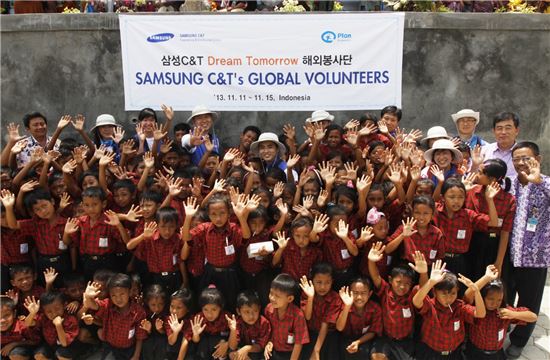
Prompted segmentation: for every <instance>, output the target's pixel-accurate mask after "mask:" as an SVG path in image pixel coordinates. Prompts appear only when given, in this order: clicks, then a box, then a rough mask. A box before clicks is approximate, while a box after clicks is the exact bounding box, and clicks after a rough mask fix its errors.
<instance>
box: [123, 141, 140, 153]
mask: <svg viewBox="0 0 550 360" xmlns="http://www.w3.org/2000/svg"><path fill="white" fill-rule="evenodd" d="M134 146H136V142H135V141H134V139H128V140H126V141H125V142H124V144H122V153H123V154H125V155H134V154H135V153H137V150H136V149H134Z"/></svg>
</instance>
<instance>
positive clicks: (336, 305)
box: [301, 290, 342, 331]
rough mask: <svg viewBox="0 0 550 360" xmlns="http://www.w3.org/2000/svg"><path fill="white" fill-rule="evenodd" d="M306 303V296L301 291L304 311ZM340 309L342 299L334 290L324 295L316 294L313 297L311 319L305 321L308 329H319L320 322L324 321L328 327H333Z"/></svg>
mask: <svg viewBox="0 0 550 360" xmlns="http://www.w3.org/2000/svg"><path fill="white" fill-rule="evenodd" d="M306 305H307V297H306V296H305V294H304V293H302V301H301V307H302V311H305V308H306ZM341 310H342V300H341V299H340V295H338V293H337V292H336V291H334V290H332V291H330V292H329V293H328V294H326V295H325V296H317V295H315V297H314V298H313V313H312V314H311V319H309V321H308V322H307V327H308V329H309V330H313V331H319V330H321V324H322V323H324V322H326V323H327V324H328V325H329V329H334V325H335V324H336V320H338V315H340V311H341Z"/></svg>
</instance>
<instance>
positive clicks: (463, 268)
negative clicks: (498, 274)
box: [445, 254, 485, 297]
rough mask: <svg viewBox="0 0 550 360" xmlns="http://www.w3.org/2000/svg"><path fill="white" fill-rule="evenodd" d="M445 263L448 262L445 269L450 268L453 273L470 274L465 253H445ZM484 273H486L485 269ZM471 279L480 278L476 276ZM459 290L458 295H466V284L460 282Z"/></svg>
mask: <svg viewBox="0 0 550 360" xmlns="http://www.w3.org/2000/svg"><path fill="white" fill-rule="evenodd" d="M445 263H446V264H447V266H446V267H445V269H446V270H449V271H450V272H452V273H453V274H456V276H458V274H462V275H464V276H466V277H468V276H469V273H470V271H469V269H468V266H467V264H466V257H465V256H464V254H452V255H449V254H445ZM483 273H485V271H484V272H483ZM470 279H474V280H472V281H476V280H477V279H478V278H476V277H474V278H470ZM458 290H459V294H458V296H459V297H462V296H463V295H464V292H466V286H465V285H464V284H462V283H459V284H458Z"/></svg>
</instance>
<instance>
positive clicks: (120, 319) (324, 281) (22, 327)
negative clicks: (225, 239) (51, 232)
mask: <svg viewBox="0 0 550 360" xmlns="http://www.w3.org/2000/svg"><path fill="white" fill-rule="evenodd" d="M383 253H384V246H383V245H382V243H380V242H378V243H375V244H373V246H372V248H371V249H370V252H369V254H368V270H369V274H370V278H357V279H355V280H353V281H352V282H351V284H350V286H349V287H343V288H342V289H341V290H340V291H339V294H338V293H336V292H335V291H334V290H332V282H333V268H332V266H331V265H330V264H328V263H323V262H320V263H316V264H315V265H313V267H312V269H311V274H310V279H308V278H306V277H303V278H302V279H301V281H300V284H299V286H300V288H301V289H302V292H301V296H299V295H298V294H299V293H298V291H297V290H298V284H297V282H296V281H295V280H294V279H293V277H292V276H290V275H288V274H284V273H283V274H280V275H278V276H277V277H276V278H275V279H274V280H273V281H272V283H271V289H270V292H269V303H268V305H267V306H266V307H265V309H264V316H262V315H261V307H262V306H261V302H260V299H259V297H258V295H257V294H256V293H255V292H253V291H245V292H243V293H240V294H239V295H238V297H237V299H236V313H237V314H236V315H237V316H235V315H233V314H230V313H228V312H226V311H225V310H224V298H223V295H222V293H221V292H220V291H219V290H218V289H216V288H215V287H209V288H207V289H205V290H203V291H202V292H201V294H200V295H199V296H198V299H197V300H198V301H197V303H198V308H199V309H200V311H199V312H198V313H197V314H195V315H191V314H192V311H193V301H192V296H191V293H190V291H188V290H187V289H181V290H178V291H176V292H174V293H173V294H172V295H171V296H170V297H168V296H167V294H166V291H165V288H164V287H163V286H160V285H152V286H150V287H149V288H148V289H147V290H146V291H145V293H144V296H143V299H141V298H140V297H136V296H135V295H136V294H135V286H134V281H133V279H132V278H131V277H130V276H128V275H126V274H122V273H118V274H114V273H111V272H108V271H104V270H99V271H98V272H96V274H95V275H94V281H93V282H90V283H88V285H87V287H85V289H84V285H85V284H82V282H83V281H84V278H82V277H80V278H79V279H72V278H71V277H70V276H68V278H67V281H66V282H65V289H63V290H62V291H61V290H60V291H57V290H52V285H53V282H54V280H55V274H54V273H55V272H54V271H53V270H51V271H50V270H48V271H47V272H45V277H46V292H43V291H42V294H41V295H39V294H40V291H39V289H38V287H37V286H36V285H34V284H33V279H34V277H33V273H32V270H31V269H30V268H29V267H25V266H20V267H14V268H13V269H12V274H11V275H12V279H13V280H12V283H13V285H14V286H15V287H16V289H17V290H18V293H16V294H15V296H11V297H8V296H3V297H1V298H0V306H1V314H0V315H1V319H0V329H1V343H2V348H1V354H2V358H9V359H30V358H32V357H34V359H37V360H43V359H54V358H57V359H79V358H83V355H82V354H83V353H84V352H85V350H86V345H88V344H90V343H93V337H92V336H90V334H91V333H93V332H94V331H95V332H96V333H97V338H99V340H101V341H102V343H103V346H102V348H103V357H102V358H107V356H108V355H109V354H112V356H113V357H114V358H115V359H117V360H118V359H131V360H138V359H140V358H141V359H184V358H186V359H190V358H191V359H211V358H214V359H224V358H229V359H231V360H235V359H236V360H244V359H264V358H265V359H277V360H278V359H294V360H297V359H300V358H301V359H368V358H370V359H375V360H376V359H414V358H416V359H462V358H463V356H464V355H465V356H466V357H467V358H468V359H476V360H478V359H505V357H504V353H503V351H502V347H503V344H504V339H505V337H506V333H507V331H508V329H509V326H510V324H525V323H527V322H535V321H536V320H537V316H536V315H535V314H534V313H532V312H531V311H529V310H528V309H526V308H512V307H510V306H507V305H506V304H505V300H504V299H505V297H504V293H503V292H504V287H503V285H502V282H501V281H500V280H499V279H498V272H497V270H496V268H495V267H494V266H493V265H489V266H488V267H487V270H486V273H485V275H484V276H483V277H482V278H481V279H479V280H478V281H477V282H476V283H474V282H472V281H471V280H469V279H468V278H466V277H464V276H463V275H461V274H459V275H458V277H457V276H456V275H455V274H453V273H451V272H449V271H447V270H446V269H445V263H443V262H442V261H441V260H437V261H436V262H434V264H433V265H432V270H431V274H430V275H429V277H428V264H427V262H426V260H425V258H424V255H423V254H422V253H421V252H419V251H417V252H416V253H414V254H412V257H413V259H414V263H409V267H403V266H397V267H394V268H393V269H392V270H391V274H390V276H389V278H388V281H387V282H386V281H385V280H384V279H382V277H381V276H380V274H379V271H378V267H377V264H376V263H377V262H378V261H380V260H381V259H382V258H383ZM415 272H416V273H418V275H416V274H415ZM29 275H30V276H29ZM417 276H418V283H419V285H416V286H415V285H414V284H415V283H416V281H417ZM23 279H26V280H25V281H24V280H23ZM72 280H74V281H72ZM78 283H80V285H79V284H78ZM460 283H461V284H463V285H464V286H465V288H466V292H465V293H464V297H463V299H459V298H458V294H459V293H460V290H459V287H460ZM23 285H24V286H23ZM12 295H14V294H12ZM37 296H39V297H37ZM79 297H80V299H81V300H82V304H81V306H78V304H79V303H76V304H75V301H77V300H79ZM66 299H67V300H68V301H67V300H66ZM375 299H376V300H375ZM18 302H19V304H18ZM21 303H22V305H23V307H21ZM142 303H143V304H144V305H145V308H144V307H143V306H142V305H141V304H142ZM298 304H299V305H300V306H298ZM472 304H473V305H472ZM17 309H22V310H21V314H19V315H26V316H22V317H20V318H18V317H17V315H18V314H17V312H18V311H17ZM418 315H420V316H419V318H418ZM417 318H418V319H417ZM415 320H419V321H415ZM415 324H417V325H418V326H419V327H420V331H415V327H416V326H415ZM466 333H468V334H469V336H466ZM466 338H468V340H467V341H466ZM465 341H466V342H465Z"/></svg>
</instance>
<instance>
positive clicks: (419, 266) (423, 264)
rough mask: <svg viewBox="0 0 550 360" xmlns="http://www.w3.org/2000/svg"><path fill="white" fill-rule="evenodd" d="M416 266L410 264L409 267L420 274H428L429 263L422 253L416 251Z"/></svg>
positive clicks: (414, 257) (414, 256) (414, 254)
mask: <svg viewBox="0 0 550 360" xmlns="http://www.w3.org/2000/svg"><path fill="white" fill-rule="evenodd" d="M412 256H413V259H414V264H412V263H409V266H410V267H411V269H413V270H414V271H416V272H417V273H419V274H427V273H428V262H427V261H426V258H425V257H424V254H423V253H422V252H421V251H418V250H417V251H415V252H414V253H413V254H412Z"/></svg>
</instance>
